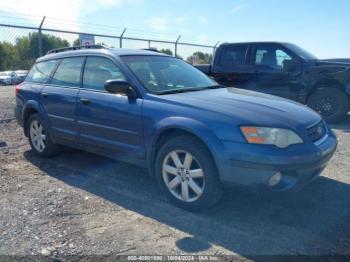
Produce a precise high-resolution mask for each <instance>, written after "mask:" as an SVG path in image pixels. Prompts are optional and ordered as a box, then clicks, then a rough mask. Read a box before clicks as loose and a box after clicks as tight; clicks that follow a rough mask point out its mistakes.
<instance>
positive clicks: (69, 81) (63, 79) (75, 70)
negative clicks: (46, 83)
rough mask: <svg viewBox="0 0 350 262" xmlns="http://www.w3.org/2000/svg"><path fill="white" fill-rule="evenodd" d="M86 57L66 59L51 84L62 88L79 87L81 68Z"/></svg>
mask: <svg viewBox="0 0 350 262" xmlns="http://www.w3.org/2000/svg"><path fill="white" fill-rule="evenodd" d="M83 62H84V57H70V58H64V59H63V60H62V61H61V63H60V65H59V66H58V68H57V70H56V72H55V73H54V75H53V77H52V80H51V84H53V85H60V86H72V87H77V86H79V82H80V72H81V66H82V65H83Z"/></svg>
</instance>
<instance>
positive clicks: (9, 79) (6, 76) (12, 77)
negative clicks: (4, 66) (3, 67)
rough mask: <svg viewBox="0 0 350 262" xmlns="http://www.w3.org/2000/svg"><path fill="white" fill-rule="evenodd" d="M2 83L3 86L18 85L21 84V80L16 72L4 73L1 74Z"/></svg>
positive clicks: (0, 80)
mask: <svg viewBox="0 0 350 262" xmlns="http://www.w3.org/2000/svg"><path fill="white" fill-rule="evenodd" d="M0 82H2V83H3V85H16V84H18V83H20V79H19V77H18V76H17V74H16V72H15V71H4V72H0Z"/></svg>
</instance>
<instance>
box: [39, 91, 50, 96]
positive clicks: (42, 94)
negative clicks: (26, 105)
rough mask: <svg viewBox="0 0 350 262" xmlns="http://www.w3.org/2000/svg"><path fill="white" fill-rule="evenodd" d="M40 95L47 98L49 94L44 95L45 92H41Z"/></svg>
mask: <svg viewBox="0 0 350 262" xmlns="http://www.w3.org/2000/svg"><path fill="white" fill-rule="evenodd" d="M41 95H42V96H43V97H48V96H49V94H48V93H46V92H42V93H41Z"/></svg>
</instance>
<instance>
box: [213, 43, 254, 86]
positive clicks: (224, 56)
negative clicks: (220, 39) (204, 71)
mask: <svg viewBox="0 0 350 262" xmlns="http://www.w3.org/2000/svg"><path fill="white" fill-rule="evenodd" d="M248 57H249V47H248V45H227V46H223V47H221V50H220V52H219V53H218V55H217V57H216V58H215V61H214V63H213V68H212V77H213V78H214V80H215V81H217V82H218V83H220V84H222V85H225V86H227V87H237V88H245V86H246V85H247V84H248V81H249V79H250V78H251V74H252V73H253V66H252V65H250V64H249V63H248Z"/></svg>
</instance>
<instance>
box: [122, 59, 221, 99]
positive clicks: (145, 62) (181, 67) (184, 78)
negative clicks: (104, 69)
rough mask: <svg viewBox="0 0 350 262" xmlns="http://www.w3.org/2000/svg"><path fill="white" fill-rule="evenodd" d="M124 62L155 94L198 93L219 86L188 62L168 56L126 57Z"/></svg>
mask: <svg viewBox="0 0 350 262" xmlns="http://www.w3.org/2000/svg"><path fill="white" fill-rule="evenodd" d="M122 60H123V61H124V62H125V63H126V64H127V66H128V67H129V68H130V70H131V71H132V72H133V73H134V74H135V75H136V77H137V78H138V79H139V80H140V81H141V83H142V84H143V85H144V87H145V88H146V89H147V90H148V91H149V92H151V93H153V94H166V93H175V92H187V91H198V90H202V89H205V88H212V87H217V86H218V84H217V83H216V82H215V81H213V80H211V79H210V78H209V77H207V76H206V75H205V74H203V73H202V72H201V71H199V70H197V69H196V68H194V67H193V66H191V65H189V64H187V63H186V62H184V61H182V60H180V59H177V58H173V57H167V56H124V57H122Z"/></svg>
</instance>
